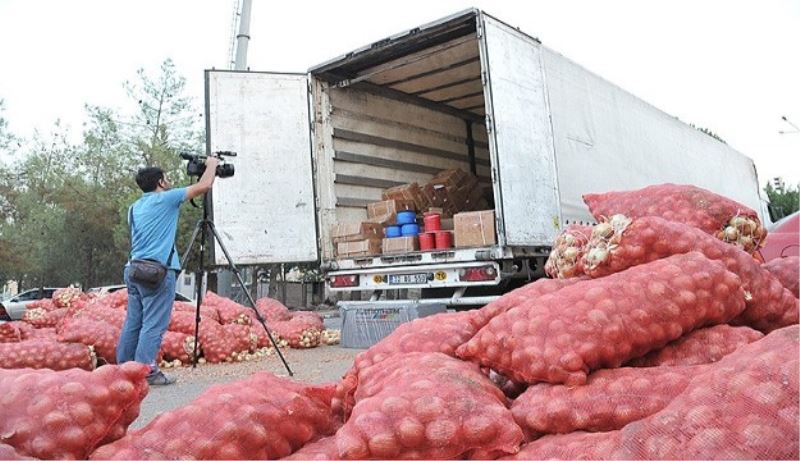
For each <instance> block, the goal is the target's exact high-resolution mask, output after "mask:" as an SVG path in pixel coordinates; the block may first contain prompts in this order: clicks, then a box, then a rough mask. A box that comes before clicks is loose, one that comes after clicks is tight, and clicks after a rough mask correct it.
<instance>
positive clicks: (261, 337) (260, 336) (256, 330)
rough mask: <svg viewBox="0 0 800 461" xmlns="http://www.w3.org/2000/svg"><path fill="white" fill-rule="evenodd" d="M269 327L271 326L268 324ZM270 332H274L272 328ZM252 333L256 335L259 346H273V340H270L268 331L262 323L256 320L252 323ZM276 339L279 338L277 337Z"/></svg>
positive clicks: (257, 345)
mask: <svg viewBox="0 0 800 461" xmlns="http://www.w3.org/2000/svg"><path fill="white" fill-rule="evenodd" d="M267 328H269V325H267ZM270 333H272V330H270ZM250 334H251V335H255V337H256V347H257V348H259V349H261V348H262V347H272V341H270V340H269V336H267V332H266V331H264V327H263V326H261V324H260V323H258V322H255V323H254V324H253V325H250ZM273 338H274V336H273ZM275 339H276V340H277V338H275Z"/></svg>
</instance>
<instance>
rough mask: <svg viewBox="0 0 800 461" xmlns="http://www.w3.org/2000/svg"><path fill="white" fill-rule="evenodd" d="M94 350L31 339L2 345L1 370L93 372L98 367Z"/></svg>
mask: <svg viewBox="0 0 800 461" xmlns="http://www.w3.org/2000/svg"><path fill="white" fill-rule="evenodd" d="M96 362H97V358H96V357H95V355H94V352H92V349H91V348H89V347H87V346H84V345H83V344H74V343H60V342H56V341H52V340H46V339H29V340H25V341H20V342H18V343H0V368H49V369H51V370H67V369H70V368H83V369H84V370H92V369H94V367H95V366H96V365H97V363H96Z"/></svg>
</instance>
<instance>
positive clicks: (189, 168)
mask: <svg viewBox="0 0 800 461" xmlns="http://www.w3.org/2000/svg"><path fill="white" fill-rule="evenodd" d="M180 156H181V158H182V159H184V160H188V161H189V162H188V163H187V164H186V174H188V175H189V176H198V177H199V176H202V175H203V173H204V172H205V171H206V159H207V158H208V156H207V155H200V154H190V153H188V152H181V153H180ZM211 156H212V157H216V158H218V159H220V161H222V162H224V161H225V159H224V157H236V152H231V151H218V152H213V153H212V154H211ZM234 172H235V169H234V166H233V165H232V164H230V163H220V164H219V165H217V171H216V172H215V174H216V175H217V177H218V178H230V177H231V176H233V174H234Z"/></svg>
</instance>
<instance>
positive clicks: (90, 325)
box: [56, 317, 120, 363]
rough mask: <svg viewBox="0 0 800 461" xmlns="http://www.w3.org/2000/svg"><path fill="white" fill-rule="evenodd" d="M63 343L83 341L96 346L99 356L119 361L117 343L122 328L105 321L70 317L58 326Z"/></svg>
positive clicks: (57, 329) (113, 361) (109, 360)
mask: <svg viewBox="0 0 800 461" xmlns="http://www.w3.org/2000/svg"><path fill="white" fill-rule="evenodd" d="M56 333H57V334H58V340H59V341H61V342H62V343H81V344H85V345H87V346H92V347H94V352H95V353H96V354H97V357H98V358H100V359H102V360H103V361H105V362H106V363H117V344H118V343H119V336H120V329H119V328H117V327H115V326H113V325H111V324H108V323H106V322H103V321H101V320H92V319H89V318H84V317H79V318H73V319H70V320H69V321H67V322H64V323H63V324H61V325H60V326H59V327H58V328H56Z"/></svg>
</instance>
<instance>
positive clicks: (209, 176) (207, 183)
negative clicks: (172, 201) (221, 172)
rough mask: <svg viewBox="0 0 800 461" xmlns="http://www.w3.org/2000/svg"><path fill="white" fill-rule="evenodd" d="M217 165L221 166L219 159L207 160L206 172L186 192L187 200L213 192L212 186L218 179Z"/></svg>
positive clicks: (210, 158) (209, 158)
mask: <svg viewBox="0 0 800 461" xmlns="http://www.w3.org/2000/svg"><path fill="white" fill-rule="evenodd" d="M217 165H219V159H218V158H217V157H208V158H207V159H206V171H204V172H203V176H200V180H199V181H197V182H196V183H195V184H192V185H191V186H189V188H188V189H187V190H186V200H191V199H193V198H195V197H197V196H200V195H203V194H205V193H206V192H208V191H209V190H211V186H212V185H213V184H214V180H215V179H216V178H217Z"/></svg>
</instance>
